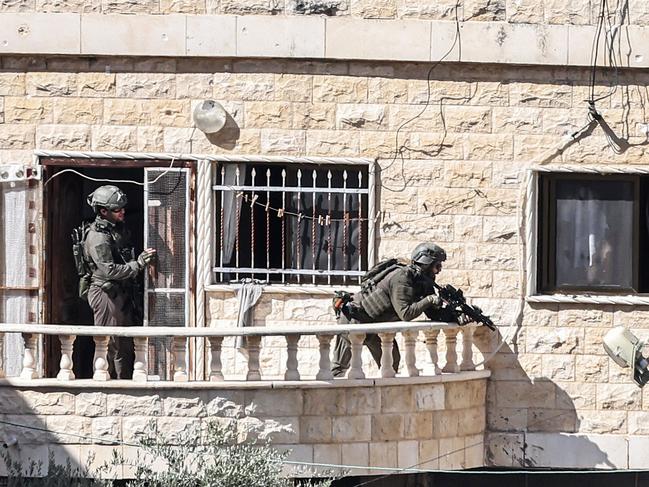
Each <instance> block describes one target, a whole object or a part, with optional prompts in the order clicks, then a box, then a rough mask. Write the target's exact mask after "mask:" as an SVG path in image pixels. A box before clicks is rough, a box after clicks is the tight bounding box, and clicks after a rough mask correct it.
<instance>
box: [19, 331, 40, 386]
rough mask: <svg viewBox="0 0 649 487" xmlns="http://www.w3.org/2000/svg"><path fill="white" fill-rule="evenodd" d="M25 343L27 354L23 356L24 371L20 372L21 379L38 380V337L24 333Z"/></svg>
mask: <svg viewBox="0 0 649 487" xmlns="http://www.w3.org/2000/svg"><path fill="white" fill-rule="evenodd" d="M22 335H23V342H24V343H25V353H24V355H23V370H22V371H21V372H20V378H21V379H36V378H37V377H38V372H37V371H36V343H37V338H38V336H37V335H34V334H32V333H23V334H22Z"/></svg>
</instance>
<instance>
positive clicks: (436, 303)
mask: <svg viewBox="0 0 649 487" xmlns="http://www.w3.org/2000/svg"><path fill="white" fill-rule="evenodd" d="M426 300H427V301H428V302H429V303H430V305H431V306H433V307H435V308H439V307H440V306H441V305H442V298H440V297H439V296H438V295H436V294H429V295H428V296H426Z"/></svg>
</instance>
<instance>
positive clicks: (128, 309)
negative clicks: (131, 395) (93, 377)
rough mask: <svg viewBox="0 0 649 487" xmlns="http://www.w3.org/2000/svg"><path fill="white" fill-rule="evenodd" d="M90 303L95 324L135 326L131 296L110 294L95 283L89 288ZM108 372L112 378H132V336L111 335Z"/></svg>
mask: <svg viewBox="0 0 649 487" xmlns="http://www.w3.org/2000/svg"><path fill="white" fill-rule="evenodd" d="M88 304H90V307H91V308H92V311H93V313H94V319H95V326H133V325H136V324H137V323H136V322H135V319H134V312H133V306H132V304H131V298H130V296H128V295H126V294H125V293H123V292H117V293H116V294H115V296H114V297H112V298H111V297H110V296H108V294H106V293H105V292H104V291H102V289H101V288H100V287H98V286H95V285H94V284H93V285H91V286H90V289H89V290H88ZM107 360H108V373H109V374H110V377H111V378H112V379H131V378H132V377H133V363H134V362H135V352H134V349H133V339H132V338H130V337H110V340H109V341H108V355H107Z"/></svg>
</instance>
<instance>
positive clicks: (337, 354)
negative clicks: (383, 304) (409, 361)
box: [331, 314, 401, 377]
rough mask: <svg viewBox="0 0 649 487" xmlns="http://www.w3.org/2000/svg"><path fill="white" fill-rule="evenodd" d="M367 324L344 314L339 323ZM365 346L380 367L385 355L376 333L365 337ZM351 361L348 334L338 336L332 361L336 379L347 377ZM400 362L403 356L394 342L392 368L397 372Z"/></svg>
mask: <svg viewBox="0 0 649 487" xmlns="http://www.w3.org/2000/svg"><path fill="white" fill-rule="evenodd" d="M367 318H368V320H371V318H370V317H369V316H367ZM366 322H367V321H365V320H358V319H354V318H351V317H349V316H345V315H344V314H341V315H340V318H339V319H338V323H339V324H341V325H345V324H353V325H357V324H359V323H366ZM363 344H364V345H365V346H366V347H367V348H368V349H369V350H370V353H371V354H372V358H374V361H375V362H376V364H377V365H378V366H379V367H380V366H381V356H382V355H383V351H382V350H381V338H380V337H379V336H378V335H376V334H374V333H368V334H367V335H366V336H365V340H364V341H363ZM351 359H352V349H351V342H350V341H349V337H348V335H347V333H342V334H340V335H336V344H335V345H334V353H333V359H332V360H331V372H332V373H333V375H334V377H342V376H344V375H345V373H346V372H347V369H349V362H350V361H351ZM400 360H401V354H400V353H399V347H398V346H397V341H396V340H394V342H393V343H392V366H393V367H394V371H395V372H397V371H398V370H399V362H400Z"/></svg>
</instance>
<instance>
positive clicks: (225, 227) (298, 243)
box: [213, 162, 374, 284]
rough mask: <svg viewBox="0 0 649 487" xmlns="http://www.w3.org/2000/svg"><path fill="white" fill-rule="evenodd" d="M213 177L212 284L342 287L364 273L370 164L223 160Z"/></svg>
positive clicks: (371, 209)
mask: <svg viewBox="0 0 649 487" xmlns="http://www.w3.org/2000/svg"><path fill="white" fill-rule="evenodd" d="M215 179H216V184H214V185H213V190H214V192H215V198H214V202H215V209H216V211H215V220H216V221H215V228H216V239H215V240H216V245H215V249H216V256H215V257H216V259H215V263H216V265H215V267H214V268H213V272H214V274H215V280H216V281H217V282H221V283H229V282H238V281H241V280H242V279H245V278H254V279H259V280H263V281H266V282H268V283H277V284H347V283H354V282H358V280H359V279H360V276H361V275H362V274H363V273H364V272H365V270H366V269H367V267H368V246H369V244H368V230H369V225H370V221H369V218H368V215H372V214H373V209H374V206H373V205H374V202H373V201H371V198H370V195H372V194H373V193H372V192H371V191H370V180H369V179H370V178H369V165H368V164H365V165H362V164H354V165H342V164H341V165H336V164H308V163H304V164H300V163H287V164H281V163H279V164H278V163H254V162H224V163H221V164H220V165H219V166H218V167H217V170H216V175H215Z"/></svg>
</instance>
